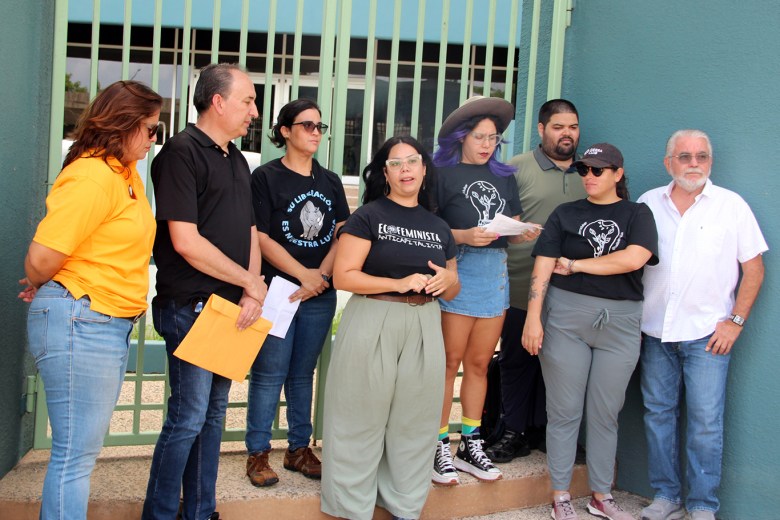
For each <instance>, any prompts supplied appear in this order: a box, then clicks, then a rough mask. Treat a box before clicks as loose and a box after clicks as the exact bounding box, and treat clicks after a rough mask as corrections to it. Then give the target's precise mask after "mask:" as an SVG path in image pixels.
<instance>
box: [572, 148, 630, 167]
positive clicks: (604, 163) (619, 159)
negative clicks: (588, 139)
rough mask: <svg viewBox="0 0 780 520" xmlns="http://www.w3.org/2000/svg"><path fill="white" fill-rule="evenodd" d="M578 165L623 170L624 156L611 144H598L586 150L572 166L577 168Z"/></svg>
mask: <svg viewBox="0 0 780 520" xmlns="http://www.w3.org/2000/svg"><path fill="white" fill-rule="evenodd" d="M578 164H584V165H585V166H595V167H597V168H609V167H614V168H622V167H623V154H622V153H620V150H618V149H617V148H616V147H614V146H612V145H611V144H609V143H597V144H594V145H591V146H590V147H589V148H588V149H587V150H585V152H583V154H582V157H580V158H579V160H577V161H575V162H574V163H573V164H572V166H573V167H575V168H576V167H577V165H578Z"/></svg>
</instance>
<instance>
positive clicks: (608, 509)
mask: <svg viewBox="0 0 780 520" xmlns="http://www.w3.org/2000/svg"><path fill="white" fill-rule="evenodd" d="M588 513H590V514H592V515H593V516H600V517H601V518H606V519H607V520H636V519H635V518H634V517H633V516H631V515H630V514H628V513H626V512H625V511H623V509H622V508H621V507H620V506H619V505H617V503H616V502H615V499H614V498H612V495H607V498H604V500H599V499H597V498H596V497H591V499H590V503H589V504H588Z"/></svg>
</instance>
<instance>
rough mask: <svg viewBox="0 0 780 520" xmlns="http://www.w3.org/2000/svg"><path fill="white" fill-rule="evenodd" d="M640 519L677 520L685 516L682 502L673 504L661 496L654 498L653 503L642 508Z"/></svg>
mask: <svg viewBox="0 0 780 520" xmlns="http://www.w3.org/2000/svg"><path fill="white" fill-rule="evenodd" d="M641 517H642V520H679V519H681V518H685V509H683V506H682V504H675V503H674V502H670V501H668V500H664V499H663V498H656V499H655V500H653V503H652V504H650V505H649V506H647V507H646V508H644V509H642V513H641Z"/></svg>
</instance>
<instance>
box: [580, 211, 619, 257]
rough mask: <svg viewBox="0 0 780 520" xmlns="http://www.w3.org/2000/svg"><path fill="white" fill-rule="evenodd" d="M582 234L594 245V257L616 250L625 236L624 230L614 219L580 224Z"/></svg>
mask: <svg viewBox="0 0 780 520" xmlns="http://www.w3.org/2000/svg"><path fill="white" fill-rule="evenodd" d="M580 235H581V236H583V237H585V238H586V239H587V240H588V243H589V244H590V245H591V247H593V258H598V257H600V256H602V255H605V254H606V255H608V254H609V253H611V252H612V251H615V250H616V249H617V247H618V245H619V243H620V239H621V238H623V232H622V231H620V227H618V225H617V223H616V222H615V221H614V220H601V219H599V220H596V221H595V222H585V223H583V224H582V226H580Z"/></svg>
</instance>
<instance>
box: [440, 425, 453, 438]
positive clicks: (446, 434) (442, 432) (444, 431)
mask: <svg viewBox="0 0 780 520" xmlns="http://www.w3.org/2000/svg"><path fill="white" fill-rule="evenodd" d="M449 435H450V427H449V425H447V426H442V427H441V429H439V440H440V441H443V440H444V439H446V438H447V437H449Z"/></svg>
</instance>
